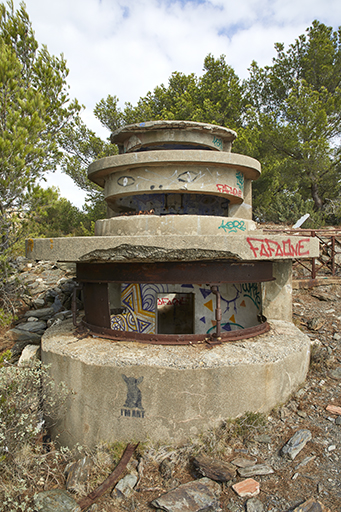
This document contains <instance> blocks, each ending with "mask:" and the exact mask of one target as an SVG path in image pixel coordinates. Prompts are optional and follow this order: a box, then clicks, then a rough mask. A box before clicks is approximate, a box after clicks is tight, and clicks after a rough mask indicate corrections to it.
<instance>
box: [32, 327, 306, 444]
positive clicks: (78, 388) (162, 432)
mask: <svg viewBox="0 0 341 512" xmlns="http://www.w3.org/2000/svg"><path fill="white" fill-rule="evenodd" d="M270 324H271V330H270V331H269V332H268V333H267V334H263V335H261V336H257V337H256V338H253V339H252V340H245V341H239V342H234V343H225V344H222V345H220V346H215V347H213V348H211V349H207V348H205V346H204V345H199V346H191V347H188V346H160V345H142V344H140V343H136V342H127V341H122V342H116V343H113V342H110V341H109V340H106V339H102V338H95V337H91V336H89V337H87V338H77V337H76V336H75V335H74V332H73V331H74V328H73V326H72V324H71V322H70V321H66V322H63V323H62V324H59V325H58V326H54V327H52V328H50V329H48V330H47V331H46V333H45V334H44V336H43V339H42V360H43V362H44V363H45V364H50V365H51V367H50V369H49V371H50V372H51V375H52V377H53V378H54V380H55V381H56V382H57V383H58V382H65V384H66V385H67V386H68V388H69V389H70V390H72V391H73V394H72V396H71V398H70V403H69V407H68V409H67V413H66V416H65V417H64V418H63V419H62V420H61V422H60V424H59V425H58V426H57V427H55V429H54V431H53V434H54V435H59V438H58V439H59V442H61V444H63V445H69V446H72V445H74V444H76V443H80V444H83V443H85V444H86V445H88V446H91V445H94V444H96V443H97V442H99V441H101V440H104V441H108V442H114V441H119V440H121V441H125V440H129V439H134V440H139V441H144V440H146V439H153V440H161V441H165V440H167V442H169V441H176V442H178V441H181V440H182V439H184V438H186V437H189V436H191V435H196V434H200V433H201V432H202V431H204V430H205V429H207V428H209V427H212V426H214V425H218V424H219V423H220V421H222V420H224V419H228V418H235V417H237V416H239V415H241V414H243V413H244V412H246V411H253V412H268V411H269V410H271V409H272V408H273V407H274V406H276V405H277V404H279V403H283V402H285V401H286V400H287V399H288V398H289V396H290V395H291V393H292V392H293V391H295V390H296V389H297V388H298V387H299V386H300V384H301V383H303V381H304V379H305V377H306V374H307V371H308V365H309V357H310V340H309V338H308V337H307V336H306V335H305V334H303V333H302V332H301V331H300V330H299V329H297V328H296V327H295V326H294V325H293V324H292V323H291V322H285V321H279V320H273V321H271V322H270Z"/></svg>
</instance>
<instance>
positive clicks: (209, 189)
mask: <svg viewBox="0 0 341 512" xmlns="http://www.w3.org/2000/svg"><path fill="white" fill-rule="evenodd" d="M187 152H188V151H187ZM154 153H155V151H154ZM167 153H169V151H168V152H167ZM134 154H135V153H134ZM138 154H140V153H138ZM142 154H144V153H142ZM223 154H229V153H223ZM124 156H125V155H118V157H117V158H122V157H124ZM109 158H111V157H109ZM157 163H158V162H157ZM236 167H237V169H236ZM244 183H245V180H244V178H243V175H242V173H241V172H240V171H239V169H238V166H234V167H233V168H229V167H225V168H223V167H221V166H218V165H212V164H211V165H209V164H208V163H206V164H204V165H203V164H202V163H199V162H197V164H196V165H195V167H193V165H190V164H187V163H184V164H178V163H175V164H171V163H168V165H166V163H165V162H161V164H159V165H156V163H154V164H153V165H151V164H149V163H146V164H145V165H141V167H135V168H130V169H124V170H123V171H121V170H120V169H117V170H116V171H115V172H112V173H111V174H110V175H109V176H107V177H106V181H105V186H104V197H105V200H106V201H107V203H109V204H110V203H111V202H113V201H116V200H117V199H119V198H122V197H125V196H129V197H131V196H132V195H133V194H151V193H160V192H162V193H168V194H169V193H173V194H176V193H177V194H183V193H191V194H201V195H202V194H211V195H215V196H220V197H223V198H225V199H228V200H229V201H230V203H231V204H232V203H237V204H240V203H242V201H243V198H244Z"/></svg>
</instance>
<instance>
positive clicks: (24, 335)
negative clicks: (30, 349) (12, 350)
mask: <svg viewBox="0 0 341 512" xmlns="http://www.w3.org/2000/svg"><path fill="white" fill-rule="evenodd" d="M6 336H7V337H8V338H9V339H11V340H12V341H19V342H20V341H27V342H29V343H30V344H31V345H39V344H40V340H41V336H40V335H39V334H37V333H35V332H29V331H23V330H22V329H16V328H14V329H10V330H9V331H7V333H6ZM21 350H22V349H21Z"/></svg>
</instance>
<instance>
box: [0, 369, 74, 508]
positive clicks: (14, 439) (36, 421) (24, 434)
mask: <svg viewBox="0 0 341 512" xmlns="http://www.w3.org/2000/svg"><path fill="white" fill-rule="evenodd" d="M67 396H68V392H67V391H66V389H65V387H64V386H59V387H57V386H55V384H54V382H53V381H52V380H51V378H50V377H49V374H48V370H47V367H44V366H42V365H41V364H39V363H36V364H35V365H33V366H30V367H18V366H9V365H8V364H7V365H6V364H4V365H0V425H1V427H0V500H1V510H3V511H6V512H7V511H8V512H12V511H13V510H22V511H26V512H31V511H33V507H31V496H32V495H33V493H34V492H36V491H37V489H39V488H40V489H41V490H43V486H44V485H52V483H53V484H54V485H55V483H56V482H57V483H58V477H59V481H60V482H62V480H63V479H64V475H63V472H62V468H63V467H64V466H65V463H66V461H67V460H69V457H70V455H69V452H68V450H63V449H60V450H56V449H55V448H54V447H53V446H51V447H50V451H47V452H46V451H45V450H44V447H43V444H42V443H41V442H39V441H38V439H39V436H40V435H42V432H43V430H44V423H43V418H44V417H45V419H46V420H47V421H48V422H49V423H50V422H54V421H56V420H57V419H58V418H59V415H60V414H62V411H63V407H64V404H65V400H66V398H67Z"/></svg>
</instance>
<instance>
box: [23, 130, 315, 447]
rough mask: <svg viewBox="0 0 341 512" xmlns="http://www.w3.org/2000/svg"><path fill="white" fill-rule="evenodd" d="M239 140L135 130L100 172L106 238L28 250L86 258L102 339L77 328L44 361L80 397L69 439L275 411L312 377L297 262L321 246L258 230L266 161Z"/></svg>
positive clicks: (93, 322)
mask: <svg viewBox="0 0 341 512" xmlns="http://www.w3.org/2000/svg"><path fill="white" fill-rule="evenodd" d="M235 137H236V134H235V133H234V132H233V131H232V130H229V129H226V128H223V127H218V126H213V125H207V124H202V123H193V122H187V121H159V122H150V123H141V124H137V125H131V126H128V127H124V128H122V129H120V130H118V131H117V132H115V133H114V134H113V135H112V141H113V142H114V143H116V144H117V145H118V147H119V154H118V155H114V156H112V157H107V158H104V159H101V160H99V161H97V162H94V163H93V164H92V165H91V166H90V168H89V178H90V179H91V180H92V181H94V182H95V183H97V184H98V185H100V186H102V187H103V188H104V195H105V200H106V202H107V205H108V218H107V219H104V220H100V221H97V223H96V236H94V237H82V238H58V239H51V240H49V239H39V240H28V241H27V255H28V257H31V258H33V259H48V260H60V261H76V262H77V279H78V281H79V282H80V283H82V284H83V297H84V306H85V318H84V325H85V326H86V327H87V328H89V329H90V330H91V331H92V332H93V333H95V335H96V336H100V337H101V338H98V337H94V338H93V337H90V336H89V337H87V338H84V339H79V338H77V337H75V334H74V333H73V330H72V328H71V326H70V325H69V324H67V323H65V324H63V325H62V326H59V327H57V328H52V329H50V330H49V331H48V333H47V334H46V335H45V336H44V340H43V349H42V353H43V360H44V361H45V362H47V363H51V365H52V366H51V372H52V374H53V375H54V377H55V378H56V380H63V381H65V382H66V383H67V384H68V385H69V387H70V388H71V389H73V390H74V391H75V392H76V394H75V395H74V398H73V399H72V401H73V402H72V406H71V407H70V411H69V413H68V415H67V417H66V418H65V420H64V426H63V429H62V436H61V440H62V442H64V443H67V444H72V443H74V442H81V443H83V442H86V443H88V444H93V443H95V442H96V441H98V440H100V439H106V440H111V441H113V440H117V439H128V438H135V439H137V438H138V439H145V438H146V437H153V438H155V439H163V438H165V439H166V438H169V437H170V438H172V439H174V440H176V439H180V438H182V437H184V436H188V435H191V434H194V433H198V432H199V431H200V430H202V429H205V428H207V427H208V426H210V425H213V424H215V423H217V422H219V421H220V420H221V419H224V418H227V417H235V416H237V415H238V414H242V413H243V412H245V411H247V410H253V411H267V410H269V409H270V408H271V407H273V406H274V405H276V404H277V403H279V402H283V401H284V400H285V399H286V398H287V397H288V396H289V395H290V393H292V391H293V390H294V389H295V388H296V387H297V386H298V385H299V384H300V383H301V382H302V381H303V380H304V378H305V375H306V372H307V369H308V362H309V340H308V338H307V337H306V336H304V335H303V334H302V333H300V331H299V330H297V329H296V328H295V327H294V325H293V324H292V323H291V265H292V259H293V258H294V257H295V258H300V257H303V258H304V257H313V256H317V255H318V250H319V248H318V242H317V240H316V239H310V238H299V237H284V236H278V235H275V236H271V237H267V236H265V235H264V234H263V233H262V232H261V231H260V230H258V229H256V224H255V223H254V222H253V221H252V190H251V184H252V180H254V179H257V178H258V176H259V174H260V164H259V162H257V161H256V160H254V159H252V158H249V157H246V156H243V155H238V154H235V153H232V152H231V147H232V143H233V140H234V139H235ZM266 320H267V321H266ZM269 329H270V330H269ZM250 336H254V337H253V338H251V339H249V340H248V341H244V339H245V338H249V337H250ZM112 339H114V340H115V342H113V341H112ZM236 340H241V341H236ZM179 345H187V346H179ZM188 345H192V346H188ZM207 347H209V350H207Z"/></svg>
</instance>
